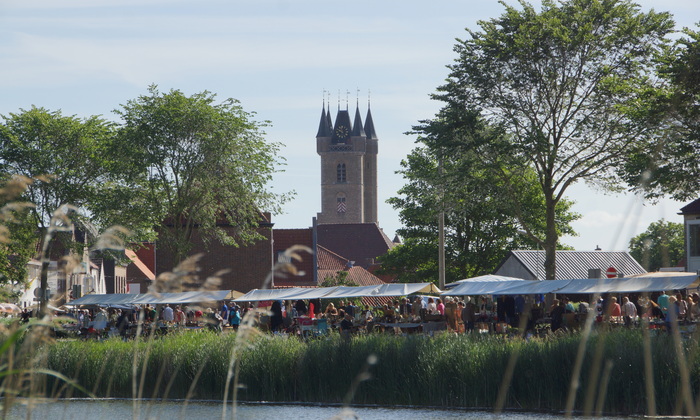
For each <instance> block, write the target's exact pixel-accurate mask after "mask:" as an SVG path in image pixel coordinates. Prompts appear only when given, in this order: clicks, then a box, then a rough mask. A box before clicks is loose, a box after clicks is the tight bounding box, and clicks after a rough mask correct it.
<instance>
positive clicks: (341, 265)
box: [316, 245, 350, 278]
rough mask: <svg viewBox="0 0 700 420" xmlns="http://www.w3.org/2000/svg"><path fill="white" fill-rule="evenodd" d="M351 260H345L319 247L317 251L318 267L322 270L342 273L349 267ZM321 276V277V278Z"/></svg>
mask: <svg viewBox="0 0 700 420" xmlns="http://www.w3.org/2000/svg"><path fill="white" fill-rule="evenodd" d="M349 262H350V260H348V259H347V258H343V257H341V256H340V255H338V254H336V253H335V252H333V251H331V250H329V249H327V248H325V247H323V246H321V245H319V246H318V248H317V251H316V266H317V267H318V270H319V272H320V271H321V270H333V271H340V270H345V269H346V268H347V267H348V263H349ZM320 277H321V276H320V275H319V278H320Z"/></svg>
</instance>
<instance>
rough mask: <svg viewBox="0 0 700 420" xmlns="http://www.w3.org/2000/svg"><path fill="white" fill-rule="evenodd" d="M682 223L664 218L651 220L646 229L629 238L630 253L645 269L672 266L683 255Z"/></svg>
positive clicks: (651, 269) (653, 269)
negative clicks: (655, 220) (656, 220)
mask: <svg viewBox="0 0 700 420" xmlns="http://www.w3.org/2000/svg"><path fill="white" fill-rule="evenodd" d="M684 238H685V237H684V234H683V224H682V223H673V222H668V221H666V220H663V219H661V220H659V221H658V222H653V223H651V224H650V225H649V227H647V230H645V231H644V232H642V233H640V234H639V235H637V236H635V237H634V238H632V239H630V244H629V249H630V255H632V256H633V257H634V258H635V259H636V260H637V261H638V262H639V263H640V264H641V265H642V267H644V269H645V270H647V271H658V270H659V268H661V267H673V266H675V265H676V264H678V262H679V261H681V260H682V259H683V257H684V255H685V239H684Z"/></svg>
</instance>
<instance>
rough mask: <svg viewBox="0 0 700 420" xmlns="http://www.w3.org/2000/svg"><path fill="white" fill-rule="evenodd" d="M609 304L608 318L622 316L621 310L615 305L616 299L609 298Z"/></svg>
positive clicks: (618, 305) (617, 304)
mask: <svg viewBox="0 0 700 420" xmlns="http://www.w3.org/2000/svg"><path fill="white" fill-rule="evenodd" d="M610 302H611V303H610V316H622V308H620V304H619V303H617V298H616V297H614V296H613V297H612V298H610Z"/></svg>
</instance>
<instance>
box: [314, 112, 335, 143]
mask: <svg viewBox="0 0 700 420" xmlns="http://www.w3.org/2000/svg"><path fill="white" fill-rule="evenodd" d="M331 134H332V130H331V127H329V126H328V116H327V114H326V105H323V109H321V121H320V122H319V123H318V132H317V133H316V137H330V136H331Z"/></svg>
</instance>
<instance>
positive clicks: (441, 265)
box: [438, 154, 445, 290]
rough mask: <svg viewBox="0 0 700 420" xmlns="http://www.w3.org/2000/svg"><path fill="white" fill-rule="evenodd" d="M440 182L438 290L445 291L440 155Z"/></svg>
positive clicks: (442, 193)
mask: <svg viewBox="0 0 700 420" xmlns="http://www.w3.org/2000/svg"><path fill="white" fill-rule="evenodd" d="M438 182H440V215H439V217H438V230H439V232H438V283H439V284H438V288H439V289H440V290H445V186H444V184H443V182H442V154H440V158H439V159H438Z"/></svg>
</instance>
